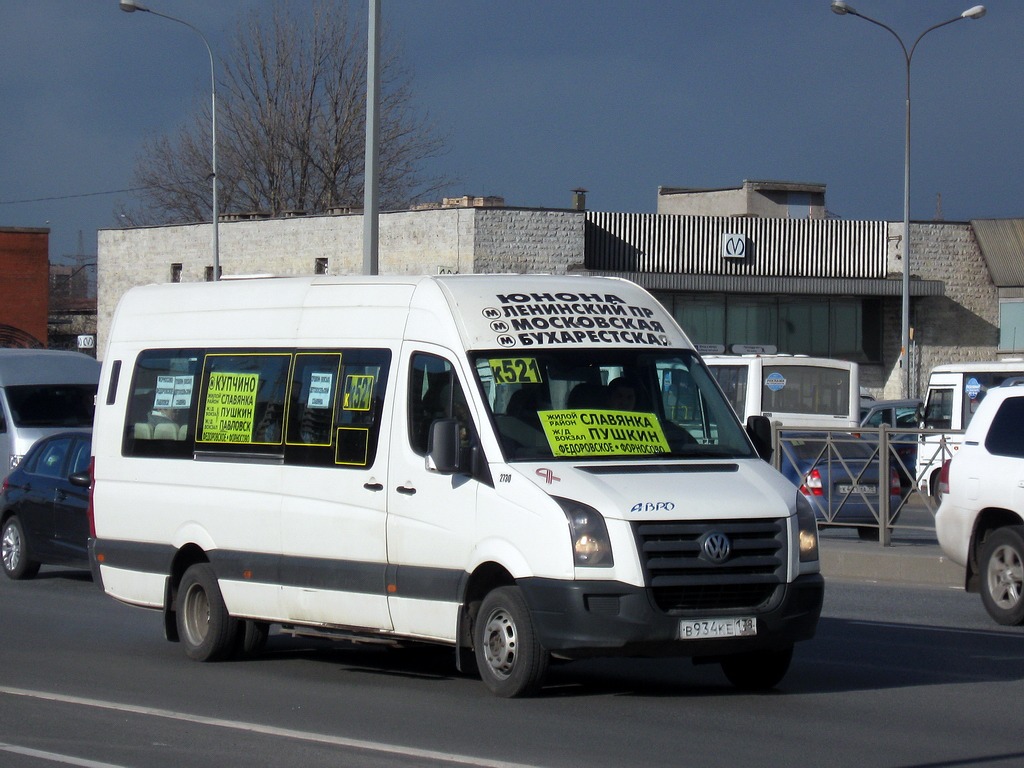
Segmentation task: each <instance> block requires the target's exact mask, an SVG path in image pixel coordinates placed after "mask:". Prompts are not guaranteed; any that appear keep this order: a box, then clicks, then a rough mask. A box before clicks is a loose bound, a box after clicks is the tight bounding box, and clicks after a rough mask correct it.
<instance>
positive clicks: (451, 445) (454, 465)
mask: <svg viewBox="0 0 1024 768" xmlns="http://www.w3.org/2000/svg"><path fill="white" fill-rule="evenodd" d="M461 431H462V426H461V425H460V424H459V422H458V421H457V420H455V419H438V420H437V421H435V422H434V423H433V424H431V425H430V435H429V438H428V440H427V459H426V461H427V470H428V471H430V472H439V473H441V474H442V475H454V474H455V473H456V472H458V471H459V470H461V469H462V467H461V462H460V455H461V453H462V451H461V435H460V432H461Z"/></svg>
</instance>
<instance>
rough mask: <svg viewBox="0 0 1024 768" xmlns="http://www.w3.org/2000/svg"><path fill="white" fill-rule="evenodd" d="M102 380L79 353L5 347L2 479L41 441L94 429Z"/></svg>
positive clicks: (0, 393) (0, 352)
mask: <svg viewBox="0 0 1024 768" xmlns="http://www.w3.org/2000/svg"><path fill="white" fill-rule="evenodd" d="M99 378H100V364H99V363H97V362H96V361H95V360H94V359H93V358H91V357H89V356H88V355H83V354H81V353H79V352H62V351H59V350H49V349H0V479H2V478H4V477H6V476H7V474H8V473H9V472H10V471H11V470H12V469H14V468H15V467H16V466H18V463H19V462H20V461H21V458H22V457H23V456H24V455H25V454H26V453H27V452H28V449H29V448H31V447H32V445H33V443H35V441H36V440H38V439H39V438H41V437H45V436H46V435H52V434H55V433H57V432H64V431H67V430H74V429H83V430H84V429H90V428H91V427H92V416H93V404H94V401H95V399H96V384H97V382H98V381H99Z"/></svg>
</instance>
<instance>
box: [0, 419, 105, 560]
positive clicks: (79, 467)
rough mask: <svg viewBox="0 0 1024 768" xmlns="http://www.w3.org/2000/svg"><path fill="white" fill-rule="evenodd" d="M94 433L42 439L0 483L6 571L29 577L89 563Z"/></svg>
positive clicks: (0, 528) (1, 536) (61, 434)
mask: <svg viewBox="0 0 1024 768" xmlns="http://www.w3.org/2000/svg"><path fill="white" fill-rule="evenodd" d="M91 449H92V436H91V434H90V433H88V432H59V433H57V434H55V435H51V436H49V437H44V438H42V439H41V440H39V441H37V442H36V443H35V444H34V445H33V446H32V447H31V448H30V449H29V451H28V453H27V454H26V455H25V458H24V459H23V460H22V461H21V462H20V463H19V464H18V466H17V467H16V468H15V469H14V470H12V471H11V473H10V474H9V475H8V476H7V477H6V478H5V479H4V481H3V485H2V487H0V531H2V533H0V542H2V546H3V567H4V573H6V574H7V576H8V577H9V578H11V579H29V578H32V577H33V576H35V575H36V573H38V572H39V566H40V565H43V564H47V565H71V566H80V567H83V568H88V567H89V556H88V552H87V540H88V537H89V522H88V516H87V514H88V512H87V506H88V502H89V498H88V496H89V457H90V454H91V452H92V451H91Z"/></svg>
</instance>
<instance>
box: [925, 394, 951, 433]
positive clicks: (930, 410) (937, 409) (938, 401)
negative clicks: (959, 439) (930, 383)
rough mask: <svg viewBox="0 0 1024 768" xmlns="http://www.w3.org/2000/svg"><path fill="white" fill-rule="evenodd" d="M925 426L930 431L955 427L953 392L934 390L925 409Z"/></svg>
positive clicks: (929, 395)
mask: <svg viewBox="0 0 1024 768" xmlns="http://www.w3.org/2000/svg"><path fill="white" fill-rule="evenodd" d="M924 425H925V427H927V428H928V429H950V428H952V425H953V390H952V389H933V390H931V391H929V392H928V402H927V404H926V405H925V407H924Z"/></svg>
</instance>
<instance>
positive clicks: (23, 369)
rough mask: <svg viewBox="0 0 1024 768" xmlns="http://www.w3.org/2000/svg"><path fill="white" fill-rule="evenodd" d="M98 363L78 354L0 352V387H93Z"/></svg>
mask: <svg viewBox="0 0 1024 768" xmlns="http://www.w3.org/2000/svg"><path fill="white" fill-rule="evenodd" d="M99 378H100V364H99V363H98V362H97V361H96V360H94V359H93V358H91V357H89V356H88V355H83V354H82V353H81V352H68V351H64V350H58V349H0V387H10V386H18V385H22V384H96V383H97V382H99Z"/></svg>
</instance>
